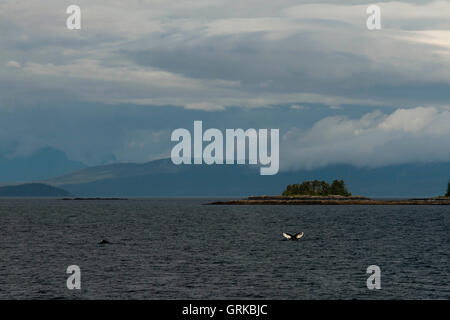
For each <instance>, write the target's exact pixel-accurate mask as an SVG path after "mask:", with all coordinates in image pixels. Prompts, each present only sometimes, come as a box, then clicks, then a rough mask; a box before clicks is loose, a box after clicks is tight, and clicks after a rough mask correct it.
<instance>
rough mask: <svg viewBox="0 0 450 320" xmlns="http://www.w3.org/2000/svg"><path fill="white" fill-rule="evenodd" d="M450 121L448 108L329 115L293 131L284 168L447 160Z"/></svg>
mask: <svg viewBox="0 0 450 320" xmlns="http://www.w3.org/2000/svg"><path fill="white" fill-rule="evenodd" d="M449 123H450V108H436V107H417V108H413V109H397V110H395V111H394V112H393V113H391V114H385V113H382V112H380V111H374V112H370V113H367V114H365V115H364V116H362V117H361V118H358V119H350V118H348V117H345V116H344V117H343V116H334V117H326V118H324V119H322V120H320V121H318V122H316V123H315V124H314V125H313V127H312V128H310V129H308V130H299V129H296V128H293V129H291V130H289V132H287V133H286V134H285V135H284V137H283V143H282V145H283V146H286V148H284V149H283V150H284V152H283V159H282V161H281V163H282V166H283V168H284V169H294V168H302V169H304V168H316V167H322V166H325V165H330V164H352V165H356V166H369V167H379V166H384V165H392V164H402V163H414V162H430V161H448V159H450V148H448V141H450V126H449ZM287 146H289V147H287Z"/></svg>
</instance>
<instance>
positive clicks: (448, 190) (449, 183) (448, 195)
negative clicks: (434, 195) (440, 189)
mask: <svg viewBox="0 0 450 320" xmlns="http://www.w3.org/2000/svg"><path fill="white" fill-rule="evenodd" d="M445 196H446V197H450V181H449V182H448V185H447V193H446V194H445Z"/></svg>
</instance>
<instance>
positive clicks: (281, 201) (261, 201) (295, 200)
mask: <svg viewBox="0 0 450 320" xmlns="http://www.w3.org/2000/svg"><path fill="white" fill-rule="evenodd" d="M208 205H369V206H371V205H450V197H437V198H426V199H404V200H377V199H370V198H366V197H362V196H349V197H343V196H326V197H321V196H317V197H314V196H313V197H308V196H305V197H285V196H260V197H248V198H247V199H238V200H228V201H216V202H212V203H208Z"/></svg>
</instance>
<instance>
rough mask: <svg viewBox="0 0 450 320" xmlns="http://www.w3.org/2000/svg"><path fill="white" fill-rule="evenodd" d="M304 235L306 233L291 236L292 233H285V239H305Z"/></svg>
mask: <svg viewBox="0 0 450 320" xmlns="http://www.w3.org/2000/svg"><path fill="white" fill-rule="evenodd" d="M303 235H304V232H300V233H297V234H290V233H286V232H283V237H285V238H286V239H288V240H298V239H300V238H301V237H303Z"/></svg>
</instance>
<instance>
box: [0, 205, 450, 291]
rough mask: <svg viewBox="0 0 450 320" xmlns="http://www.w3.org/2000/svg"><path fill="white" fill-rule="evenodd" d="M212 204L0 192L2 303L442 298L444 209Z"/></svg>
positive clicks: (445, 283) (447, 223) (445, 286)
mask: <svg viewBox="0 0 450 320" xmlns="http://www.w3.org/2000/svg"><path fill="white" fill-rule="evenodd" d="M210 201H211V200H208V199H206V200H205V199H190V200H181V199H173V200H168V199H165V200H160V199H151V200H150V199H135V200H128V201H62V200H57V199H40V200H38V199H35V200H32V199H29V200H24V199H3V200H0V235H1V238H0V239H1V241H0V259H1V260H0V299H8V298H13V299H231V298H242V299H246V298H255V299H391V298H393V299H449V298H450V287H449V283H450V282H449V274H450V266H449V248H450V246H449V231H450V207H448V206H447V207H445V206H205V205H202V204H203V203H207V202H210ZM283 231H286V232H291V233H294V232H300V231H303V232H304V233H305V235H304V237H303V238H302V239H301V240H300V241H297V242H292V241H284V240H282V239H283V238H282V235H281V233H282V232H283ZM102 239H107V240H109V241H110V242H112V244H110V245H98V242H99V241H101V240H102ZM74 264H75V265H78V266H80V268H81V287H82V288H81V290H79V291H77V290H74V291H70V290H68V289H67V287H66V279H67V277H68V275H67V274H66V268H67V266H69V265H74ZM373 264H375V265H378V266H379V267H380V268H381V287H382V289H381V290H373V291H371V290H368V289H367V287H366V279H367V277H368V275H367V274H366V268H367V267H368V266H369V265H373Z"/></svg>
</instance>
